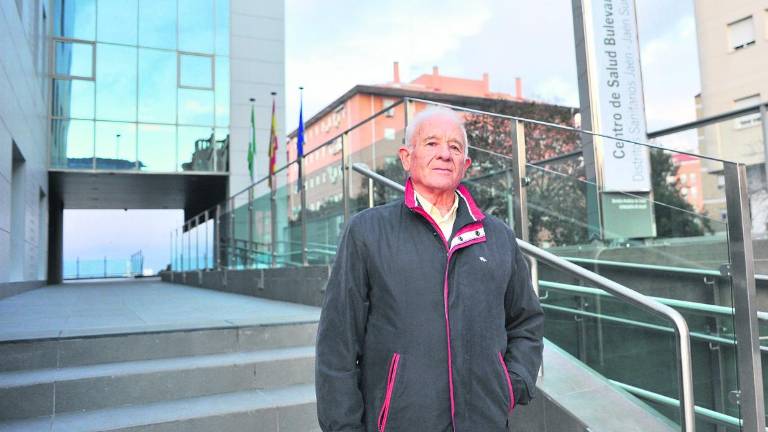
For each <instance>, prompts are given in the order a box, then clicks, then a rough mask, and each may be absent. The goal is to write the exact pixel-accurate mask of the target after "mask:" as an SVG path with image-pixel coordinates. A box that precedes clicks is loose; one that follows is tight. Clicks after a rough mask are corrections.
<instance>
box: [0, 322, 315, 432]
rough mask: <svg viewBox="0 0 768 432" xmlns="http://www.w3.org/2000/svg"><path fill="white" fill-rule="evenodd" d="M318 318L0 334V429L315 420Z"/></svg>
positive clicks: (222, 426) (218, 426) (263, 426)
mask: <svg viewBox="0 0 768 432" xmlns="http://www.w3.org/2000/svg"><path fill="white" fill-rule="evenodd" d="M316 331H317V323H291V324H279V325H260V326H247V327H234V326H233V327H228V328H216V329H210V328H208V329H191V330H174V331H168V332H154V333H132V334H122V335H116V334H111V335H97V336H91V337H81V338H67V339H58V340H26V341H12V342H2V343H0V368H1V369H2V372H0V431H5V430H14V431H16V430H24V431H26V430H54V431H59V430H64V431H68V430H78V431H85V430H89V431H91V430H93V431H100V430H130V431H139V430H152V431H158V430H162V431H165V430H169V431H170V430H179V431H181V430H184V431H186V430H227V431H230V430H231V431H237V430H249V431H254V430H255V431H261V430H264V431H271V430H278V429H277V428H278V427H279V430H280V431H311V430H319V429H318V427H317V419H316V415H315V403H314V384H313V383H314V338H315V334H316Z"/></svg>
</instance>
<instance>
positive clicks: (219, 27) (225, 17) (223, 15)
mask: <svg viewBox="0 0 768 432" xmlns="http://www.w3.org/2000/svg"><path fill="white" fill-rule="evenodd" d="M216 54H218V55H229V0H216Z"/></svg>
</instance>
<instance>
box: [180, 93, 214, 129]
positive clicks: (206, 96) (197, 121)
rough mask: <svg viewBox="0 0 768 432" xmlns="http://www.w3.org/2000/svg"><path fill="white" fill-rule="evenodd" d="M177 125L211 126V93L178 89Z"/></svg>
mask: <svg viewBox="0 0 768 432" xmlns="http://www.w3.org/2000/svg"><path fill="white" fill-rule="evenodd" d="M178 106H179V124H187V125H207V126H210V125H213V91H212V90H192V89H179V105H178Z"/></svg>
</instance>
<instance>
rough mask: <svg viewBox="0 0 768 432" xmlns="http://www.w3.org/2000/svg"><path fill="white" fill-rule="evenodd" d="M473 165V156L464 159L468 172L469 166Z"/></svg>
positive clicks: (465, 168)
mask: <svg viewBox="0 0 768 432" xmlns="http://www.w3.org/2000/svg"><path fill="white" fill-rule="evenodd" d="M470 165H472V158H471V157H469V156H467V157H466V158H465V159H464V171H465V172H466V171H467V170H468V169H469V166H470Z"/></svg>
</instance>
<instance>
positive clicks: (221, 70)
mask: <svg viewBox="0 0 768 432" xmlns="http://www.w3.org/2000/svg"><path fill="white" fill-rule="evenodd" d="M215 93H216V126H229V58H228V57H216V90H215Z"/></svg>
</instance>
